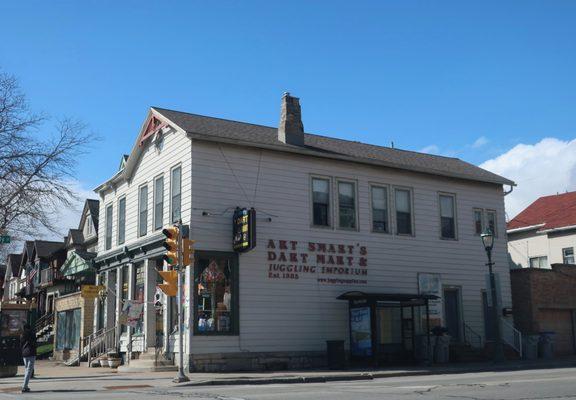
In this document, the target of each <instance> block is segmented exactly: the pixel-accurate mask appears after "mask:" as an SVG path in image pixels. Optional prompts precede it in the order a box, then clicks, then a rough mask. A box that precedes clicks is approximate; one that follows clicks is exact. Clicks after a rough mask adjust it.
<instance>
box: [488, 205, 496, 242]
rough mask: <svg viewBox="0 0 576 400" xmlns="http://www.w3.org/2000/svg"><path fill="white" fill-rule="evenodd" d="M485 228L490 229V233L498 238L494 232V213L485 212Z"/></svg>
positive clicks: (492, 211) (491, 211)
mask: <svg viewBox="0 0 576 400" xmlns="http://www.w3.org/2000/svg"><path fill="white" fill-rule="evenodd" d="M486 228H488V229H490V232H492V233H493V234H494V236H498V231H497V230H496V211H494V210H486Z"/></svg>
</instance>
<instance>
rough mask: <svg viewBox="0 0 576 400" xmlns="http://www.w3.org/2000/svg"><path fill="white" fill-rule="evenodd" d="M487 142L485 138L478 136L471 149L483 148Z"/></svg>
mask: <svg viewBox="0 0 576 400" xmlns="http://www.w3.org/2000/svg"><path fill="white" fill-rule="evenodd" d="M488 142H489V140H488V138H486V136H480V137H479V138H478V139H476V141H475V142H474V143H472V147H473V148H475V149H478V148H480V147H482V146H484V145H485V144H488Z"/></svg>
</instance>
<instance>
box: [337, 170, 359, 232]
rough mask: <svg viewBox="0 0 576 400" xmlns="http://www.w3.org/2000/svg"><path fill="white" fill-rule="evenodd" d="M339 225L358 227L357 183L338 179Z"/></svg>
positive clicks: (351, 227) (350, 227) (344, 227)
mask: <svg viewBox="0 0 576 400" xmlns="http://www.w3.org/2000/svg"><path fill="white" fill-rule="evenodd" d="M338 227H339V228H343V229H356V227H357V223H356V184H355V183H354V182H350V181H338Z"/></svg>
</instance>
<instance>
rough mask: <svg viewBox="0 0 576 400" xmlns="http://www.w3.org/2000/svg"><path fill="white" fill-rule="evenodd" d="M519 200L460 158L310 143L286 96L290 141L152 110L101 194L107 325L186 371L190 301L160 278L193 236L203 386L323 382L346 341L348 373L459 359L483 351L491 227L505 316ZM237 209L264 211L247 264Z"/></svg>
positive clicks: (102, 306) (197, 354) (262, 130)
mask: <svg viewBox="0 0 576 400" xmlns="http://www.w3.org/2000/svg"><path fill="white" fill-rule="evenodd" d="M511 185H514V183H513V182H511V181H510V180H508V179H505V178H503V177H500V176H498V175H495V174H493V173H490V172H488V171H485V170H483V169H481V168H478V167H476V166H474V165H471V164H469V163H466V162H464V161H461V160H459V159H456V158H449V157H441V156H435V155H430V154H421V153H416V152H411V151H404V150H399V149H394V148H390V147H381V146H375V145H369V144H363V143H359V142H354V141H347V140H340V139H335V138H330V137H327V136H320V135H314V134H308V133H304V129H303V124H302V121H301V112H300V104H299V100H298V99H297V98H295V97H292V96H290V95H289V94H285V95H284V96H283V98H282V106H281V117H280V125H279V127H278V128H276V127H267V126H261V125H254V124H250V123H245V122H237V121H230V120H224V119H219V118H213V117H206V116H200V115H195V114H189V113H185V112H179V111H171V110H166V109H161V108H156V107H154V108H151V109H150V110H149V113H148V116H147V117H146V120H145V122H144V124H143V126H142V129H141V131H140V132H139V134H138V138H137V140H136V142H135V144H134V147H133V149H132V151H131V153H130V154H129V155H128V156H124V157H122V162H121V165H120V168H119V170H118V171H117V172H116V173H115V174H114V175H113V176H112V177H111V178H110V179H109V180H108V181H106V182H104V183H103V184H101V185H100V186H98V187H97V188H96V192H97V193H98V195H99V199H100V231H99V244H98V256H97V258H96V263H95V265H96V266H97V268H98V271H99V274H98V279H99V283H101V284H104V285H106V286H107V288H108V289H107V296H106V297H105V300H104V301H99V302H98V307H97V308H98V310H97V312H100V313H104V316H103V317H102V316H100V317H98V318H96V319H97V320H105V321H106V325H107V327H108V329H109V330H112V328H114V327H115V330H116V332H117V333H118V334H119V335H120V340H119V342H120V350H121V351H122V352H129V353H132V354H130V355H131V357H135V355H134V354H135V353H151V352H155V353H154V354H167V356H168V357H171V356H172V357H173V356H174V352H176V351H177V349H178V346H177V344H176V340H177V337H178V335H177V319H176V312H175V310H176V300H175V299H174V298H166V297H164V295H160V296H159V295H157V289H156V285H157V284H158V283H161V282H162V280H161V279H160V278H159V276H158V274H157V273H156V270H157V269H162V268H166V265H165V263H163V261H162V255H163V254H164V252H165V249H164V248H163V247H162V242H163V239H164V236H163V235H162V233H161V230H162V228H165V227H167V226H170V225H171V224H173V223H174V222H175V221H178V220H179V219H182V221H183V223H184V224H188V225H189V226H190V237H191V239H193V240H195V241H196V244H195V247H196V253H195V261H194V265H193V266H191V267H188V268H187V270H186V279H185V284H184V292H185V299H184V301H183V303H184V311H185V331H184V338H185V343H184V348H185V353H186V354H185V357H184V359H185V362H186V363H187V364H188V367H189V369H190V370H197V371H198V370H226V369H228V370H231V369H266V368H267V369H270V368H292V367H293V368H302V367H306V366H316V365H322V364H323V363H324V362H325V361H326V349H327V342H328V341H344V347H345V350H346V352H347V354H348V355H349V356H350V359H352V360H358V361H359V362H362V360H368V361H370V362H379V363H381V364H386V363H392V362H395V361H397V360H404V359H407V358H408V359H410V358H413V357H415V355H416V353H417V351H416V350H417V349H416V347H417V346H418V343H419V340H421V339H419V338H420V337H421V335H422V334H425V333H426V331H427V329H429V328H431V327H433V326H436V325H442V326H444V327H446V328H447V330H448V332H449V333H450V335H451V336H452V340H453V342H454V343H460V344H466V343H469V344H471V345H473V346H483V345H484V343H485V339H486V332H487V331H489V324H488V322H487V321H488V320H489V318H490V314H489V313H488V311H487V307H488V303H489V302H487V301H486V295H485V291H486V279H485V275H486V266H485V263H486V254H485V251H484V248H483V246H482V242H481V239H480V236H479V234H480V233H481V232H482V231H483V229H484V228H485V227H486V226H488V225H489V226H490V227H491V228H492V229H493V230H494V231H495V233H496V239H495V245H494V261H495V269H496V271H497V272H498V273H499V281H500V288H499V292H500V296H501V307H502V308H509V307H511V304H510V303H511V300H510V283H509V273H508V261H507V250H506V225H505V218H504V196H505V193H506V189H507V187H508V186H511ZM238 208H240V209H241V210H244V209H245V210H248V211H249V210H251V209H252V208H253V209H254V210H255V223H256V229H255V236H256V238H255V247H254V248H253V249H251V250H249V251H246V252H237V251H234V248H233V215H234V213H235V210H237V209H238ZM252 222H254V221H252ZM157 298H158V299H159V300H160V301H159V302H156V303H157V304H155V301H156V300H157ZM128 300H136V301H141V302H143V303H144V307H143V317H142V319H141V321H139V322H137V323H136V326H134V327H128V326H126V325H123V324H122V323H119V321H120V322H121V321H123V318H121V314H122V313H121V309H122V307H123V304H124V303H125V302H126V301H128ZM426 315H428V316H429V318H426ZM488 339H489V338H488ZM331 346H333V348H334V349H336V350H337V349H338V342H332V344H331ZM140 356H141V357H142V354H140ZM175 358H176V359H177V357H175Z"/></svg>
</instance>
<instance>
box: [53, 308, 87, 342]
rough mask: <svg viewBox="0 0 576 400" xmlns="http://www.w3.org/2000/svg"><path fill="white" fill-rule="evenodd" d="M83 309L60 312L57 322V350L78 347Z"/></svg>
mask: <svg viewBox="0 0 576 400" xmlns="http://www.w3.org/2000/svg"><path fill="white" fill-rule="evenodd" d="M80 315H81V310H80V309H79V308H75V309H73V310H67V311H60V312H58V315H57V319H58V322H57V324H56V350H64V349H77V348H78V344H79V341H80Z"/></svg>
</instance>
